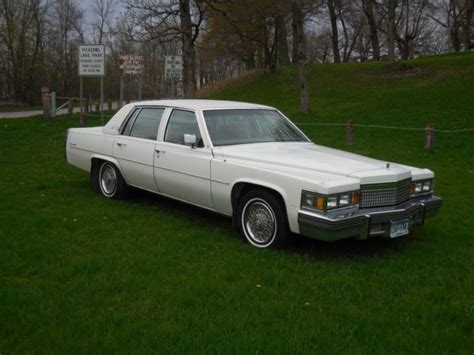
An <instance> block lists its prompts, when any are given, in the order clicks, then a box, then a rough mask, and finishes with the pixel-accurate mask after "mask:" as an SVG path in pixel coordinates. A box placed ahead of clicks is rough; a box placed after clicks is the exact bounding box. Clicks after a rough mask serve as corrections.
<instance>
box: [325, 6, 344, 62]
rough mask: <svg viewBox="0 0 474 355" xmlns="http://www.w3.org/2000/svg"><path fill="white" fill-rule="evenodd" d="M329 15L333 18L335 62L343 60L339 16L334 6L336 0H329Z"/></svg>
mask: <svg viewBox="0 0 474 355" xmlns="http://www.w3.org/2000/svg"><path fill="white" fill-rule="evenodd" d="M327 5H328V10H329V17H330V20H331V31H332V36H331V38H332V52H333V56H334V63H340V62H341V56H340V54H339V35H338V32H337V16H336V9H335V7H334V0H327Z"/></svg>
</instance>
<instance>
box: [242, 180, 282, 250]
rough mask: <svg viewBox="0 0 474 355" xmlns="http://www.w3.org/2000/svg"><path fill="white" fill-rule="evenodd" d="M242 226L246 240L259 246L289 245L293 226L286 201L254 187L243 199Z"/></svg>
mask: <svg viewBox="0 0 474 355" xmlns="http://www.w3.org/2000/svg"><path fill="white" fill-rule="evenodd" d="M237 218H238V225H239V229H240V232H241V234H242V237H243V238H244V240H245V241H246V242H248V243H250V244H251V245H253V246H255V247H257V248H281V247H285V246H287V245H288V244H289V241H290V229H289V226H288V218H287V215H286V210H285V207H284V204H283V202H282V201H281V199H280V198H279V196H277V195H276V194H275V193H272V192H271V191H267V190H263V189H262V190H251V191H249V192H247V193H246V194H245V195H244V196H243V198H242V200H241V201H240V202H239V207H238V211H237Z"/></svg>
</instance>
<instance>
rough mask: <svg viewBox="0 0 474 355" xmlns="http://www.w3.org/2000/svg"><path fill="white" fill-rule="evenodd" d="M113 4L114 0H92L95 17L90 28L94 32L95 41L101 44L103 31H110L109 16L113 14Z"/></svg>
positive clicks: (114, 3) (114, 4)
mask: <svg viewBox="0 0 474 355" xmlns="http://www.w3.org/2000/svg"><path fill="white" fill-rule="evenodd" d="M115 6H116V0H93V1H92V10H93V13H94V17H95V19H94V20H93V23H92V28H93V31H94V32H95V38H96V39H95V43H100V44H102V43H103V41H104V34H105V32H106V31H107V30H109V31H110V20H111V16H113V13H114V10H115Z"/></svg>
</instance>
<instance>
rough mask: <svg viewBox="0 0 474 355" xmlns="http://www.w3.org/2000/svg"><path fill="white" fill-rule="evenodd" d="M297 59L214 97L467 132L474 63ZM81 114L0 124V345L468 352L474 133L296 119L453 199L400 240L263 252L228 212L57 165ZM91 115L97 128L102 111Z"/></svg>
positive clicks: (315, 133) (316, 135)
mask: <svg viewBox="0 0 474 355" xmlns="http://www.w3.org/2000/svg"><path fill="white" fill-rule="evenodd" d="M310 78H311V94H312V106H313V112H312V113H311V114H309V115H301V114H299V113H298V97H297V94H296V93H297V84H296V82H295V68H284V69H283V70H282V71H281V72H280V73H279V74H278V75H276V76H269V75H264V76H261V77H257V78H255V79H253V80H252V81H251V82H247V83H245V84H243V85H241V86H239V87H234V88H230V89H226V91H224V92H221V93H219V94H218V95H216V97H218V98H223V99H224V98H225V99H232V100H242V101H250V102H259V103H266V104H270V105H274V106H276V107H278V108H280V109H281V110H282V111H283V112H285V113H287V114H288V116H289V117H291V118H292V119H294V121H296V122H303V123H304V122H306V123H309V122H320V123H338V122H346V121H347V120H348V119H353V120H354V122H355V123H367V124H387V125H391V126H409V127H424V125H425V124H426V123H428V122H434V123H435V125H436V127H437V128H444V129H454V128H465V127H474V122H473V119H472V115H473V112H474V99H473V97H474V55H473V54H468V55H460V56H442V57H433V58H424V59H419V60H416V61H410V62H407V63H401V64H397V65H396V66H394V67H387V66H386V65H384V64H383V63H367V64H343V65H318V66H313V67H311V70H310ZM77 122H78V120H77V119H76V120H74V121H71V120H66V119H63V120H57V121H54V122H43V121H42V120H41V119H39V118H32V119H21V120H15V121H13V120H0V164H1V165H0V166H1V167H2V173H1V174H0V186H1V189H0V201H1V203H0V320H1V321H0V353H2V354H3V353H5V354H8V353H22V352H40V353H51V352H53V353H54V352H55V353H57V352H61V353H65V352H71V351H72V352H94V353H96V352H139V353H143V352H159V353H191V352H192V353H269V354H273V353H310V352H317V353H336V352H337V353H400V352H411V353H415V352H416V353H420V352H422V353H464V354H466V353H472V351H473V349H474V337H473V335H474V333H473V331H474V299H473V296H472V295H473V291H474V282H473V279H474V278H473V275H474V262H473V260H474V232H473V224H474V223H473V222H474V217H473V215H472V198H473V196H474V187H473V181H474V132H470V133H468V132H466V133H458V134H454V133H438V134H437V137H436V147H435V149H434V150H432V151H425V150H424V149H423V136H424V132H422V131H401V130H382V129H376V128H356V130H355V144H354V146H353V147H351V148H350V149H348V148H347V147H345V144H344V142H345V129H344V127H334V126H302V128H303V129H304V131H305V132H306V133H307V134H308V135H309V136H310V137H311V138H312V139H313V140H314V141H315V142H317V143H321V144H324V145H328V146H332V147H338V148H343V149H348V150H351V151H354V152H357V153H361V154H366V155H370V156H373V157H377V158H381V159H386V160H388V161H397V162H401V163H405V164H411V165H416V166H424V167H428V168H431V169H433V170H434V171H435V173H436V175H437V181H436V190H437V193H439V194H440V195H441V196H442V197H443V198H444V201H445V205H444V207H443V209H442V211H441V212H440V214H439V215H438V216H437V218H435V219H433V220H430V221H428V223H427V224H426V225H425V226H424V227H422V228H419V229H417V230H415V232H414V233H413V234H412V235H411V236H410V237H408V238H406V239H404V240H370V241H341V242H337V243H332V244H328V243H322V242H316V241H312V240H306V239H305V240H298V243H296V245H295V246H294V247H292V248H291V249H290V250H286V251H261V250H255V249H254V248H251V247H250V246H248V245H246V244H244V243H243V242H241V240H240V238H239V236H238V235H237V234H236V233H235V232H234V231H232V230H231V228H230V222H229V221H228V220H227V219H225V218H222V217H218V216H214V215H211V214H209V213H207V212H204V211H201V210H198V209H196V208H192V207H188V206H185V205H183V204H180V203H176V202H173V201H170V200H167V199H164V198H160V197H156V196H153V195H150V194H147V193H137V194H135V195H134V196H132V197H131V198H130V199H129V200H126V201H109V200H106V199H105V198H101V197H100V196H99V195H97V194H96V193H94V192H93V191H92V190H91V189H90V188H89V186H88V177H87V175H86V174H84V173H83V172H81V171H79V170H77V169H75V168H73V167H70V166H68V165H67V164H66V163H65V162H64V158H63V139H64V131H65V129H66V128H67V127H71V126H75V125H77ZM92 123H93V124H98V120H93V122H92Z"/></svg>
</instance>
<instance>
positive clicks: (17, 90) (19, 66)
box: [0, 0, 45, 102]
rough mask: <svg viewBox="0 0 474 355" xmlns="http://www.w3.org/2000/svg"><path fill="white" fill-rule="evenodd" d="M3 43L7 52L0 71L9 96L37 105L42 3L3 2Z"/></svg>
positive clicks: (33, 0) (0, 13) (0, 37)
mask: <svg viewBox="0 0 474 355" xmlns="http://www.w3.org/2000/svg"><path fill="white" fill-rule="evenodd" d="M0 6H1V7H0V19H1V21H0V26H1V27H0V43H2V44H3V45H2V46H3V47H4V50H5V52H4V53H2V56H3V60H2V63H0V70H1V71H2V72H3V76H4V77H5V79H6V82H5V92H6V94H7V96H8V97H12V98H14V99H15V100H19V101H22V102H33V101H34V97H35V94H36V95H37V92H39V90H38V89H39V87H38V86H39V83H38V79H39V78H40V76H41V72H40V70H38V69H39V68H40V67H41V66H40V65H39V64H40V62H41V53H42V50H43V35H44V15H45V7H44V6H43V4H42V3H41V1H39V0H28V1H21V2H16V1H9V0H2V1H1V3H0Z"/></svg>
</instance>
